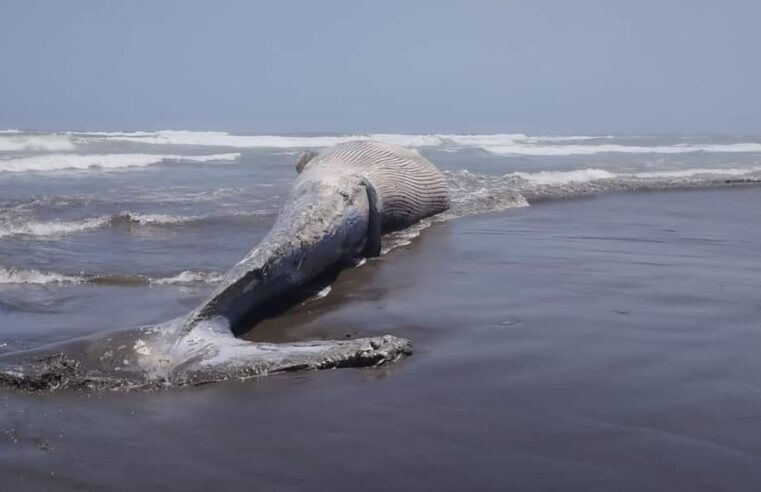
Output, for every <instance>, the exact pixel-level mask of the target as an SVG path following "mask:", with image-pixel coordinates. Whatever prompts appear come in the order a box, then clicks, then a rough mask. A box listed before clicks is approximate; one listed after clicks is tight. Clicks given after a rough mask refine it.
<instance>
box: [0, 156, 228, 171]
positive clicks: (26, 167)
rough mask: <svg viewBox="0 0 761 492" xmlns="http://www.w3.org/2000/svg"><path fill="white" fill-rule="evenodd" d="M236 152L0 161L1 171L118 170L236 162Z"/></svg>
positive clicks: (41, 157) (24, 158)
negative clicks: (161, 164)
mask: <svg viewBox="0 0 761 492" xmlns="http://www.w3.org/2000/svg"><path fill="white" fill-rule="evenodd" d="M239 158H240V154H239V153H227V154H211V155H177V154H45V155H37V156H30V157H19V158H15V159H5V160H0V172H41V171H61V170H68V169H78V170H87V169H120V168H127V167H143V166H150V165H152V164H160V163H163V162H214V161H228V162H229V161H236V160H238V159H239Z"/></svg>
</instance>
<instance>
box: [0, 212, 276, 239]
mask: <svg viewBox="0 0 761 492" xmlns="http://www.w3.org/2000/svg"><path fill="white" fill-rule="evenodd" d="M266 215H268V214H267V213H265V212H232V213H229V214H226V215H186V216H183V215H165V214H143V213H139V212H120V213H117V214H113V215H104V216H101V217H93V218H88V219H82V220H78V221H77V220H73V221H65V220H51V221H43V222H38V221H27V220H24V221H20V220H19V219H16V221H15V222H12V221H8V220H6V221H5V222H2V221H0V238H3V237H11V236H35V237H56V236H63V235H67V234H74V233H78V232H86V231H91V230H95V229H101V228H105V227H130V226H172V225H183V224H192V223H195V222H202V221H213V220H223V219H225V218H228V217H264V216H266Z"/></svg>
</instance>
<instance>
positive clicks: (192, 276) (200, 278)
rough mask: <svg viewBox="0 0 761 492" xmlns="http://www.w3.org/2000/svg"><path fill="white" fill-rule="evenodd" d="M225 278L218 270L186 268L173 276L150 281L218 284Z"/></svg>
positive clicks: (180, 283) (155, 282)
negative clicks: (201, 270) (191, 269)
mask: <svg viewBox="0 0 761 492" xmlns="http://www.w3.org/2000/svg"><path fill="white" fill-rule="evenodd" d="M223 278H224V275H222V274H220V273H217V272H193V271H190V270H186V271H184V272H180V273H178V274H177V275H173V276H171V277H164V278H155V279H151V280H150V283H152V284H156V285H183V284H216V283H219V282H221V281H222V279H223Z"/></svg>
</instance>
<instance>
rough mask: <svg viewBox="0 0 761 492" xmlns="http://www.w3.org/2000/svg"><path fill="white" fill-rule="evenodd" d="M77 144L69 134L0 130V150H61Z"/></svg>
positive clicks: (71, 147)
mask: <svg viewBox="0 0 761 492" xmlns="http://www.w3.org/2000/svg"><path fill="white" fill-rule="evenodd" d="M75 148H76V146H75V145H74V142H72V140H71V137H70V136H69V135H59V134H55V133H53V134H23V133H21V132H20V131H18V130H3V131H2V132H0V152H21V151H44V152H61V151H67V150H74V149H75Z"/></svg>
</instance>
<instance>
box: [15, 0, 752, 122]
mask: <svg viewBox="0 0 761 492" xmlns="http://www.w3.org/2000/svg"><path fill="white" fill-rule="evenodd" d="M759 22H761V2H760V1H758V0H749V1H732V0H723V1H718V0H714V1H696V0H682V1H677V0H657V1H655V0H654V1H647V0H626V1H624V0H621V1H616V0H600V1H586V0H577V1H573V0H566V1H562V0H556V1H550V0H539V1H537V0H524V1H508V0H501V1H497V0H495V1H487V0H484V1H479V0H468V1H447V0H439V1H422V0H421V1H415V0H399V1H397V0H375V1H373V2H365V1H361V0H346V1H343V0H337V1H334V0H304V1H291V0H272V1H269V2H264V1H253V0H250V1H226V0H214V1H211V0H209V1H189V0H188V1H161V0H150V1H142V0H140V1H139V0H123V1H119V2H116V1H106V0H92V1H81V0H67V1H62V0H51V1H37V0H0V128H25V129H80V130H84V129H89V130H95V129H99V130H118V129H122V130H127V129H147V130H151V129H152V130H155V129H165V128H172V129H199V130H200V129H214V130H230V131H255V132H286V131H288V132H333V131H339V132H340V131H346V132H360V131H389V132H440V131H453V132H499V131H507V132H515V131H523V132H529V133H647V132H649V133H653V132H661V133H663V132H666V133H669V132H676V133H683V132H760V131H761V62H760V61H759V60H761V53H760V52H761V28H759Z"/></svg>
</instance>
